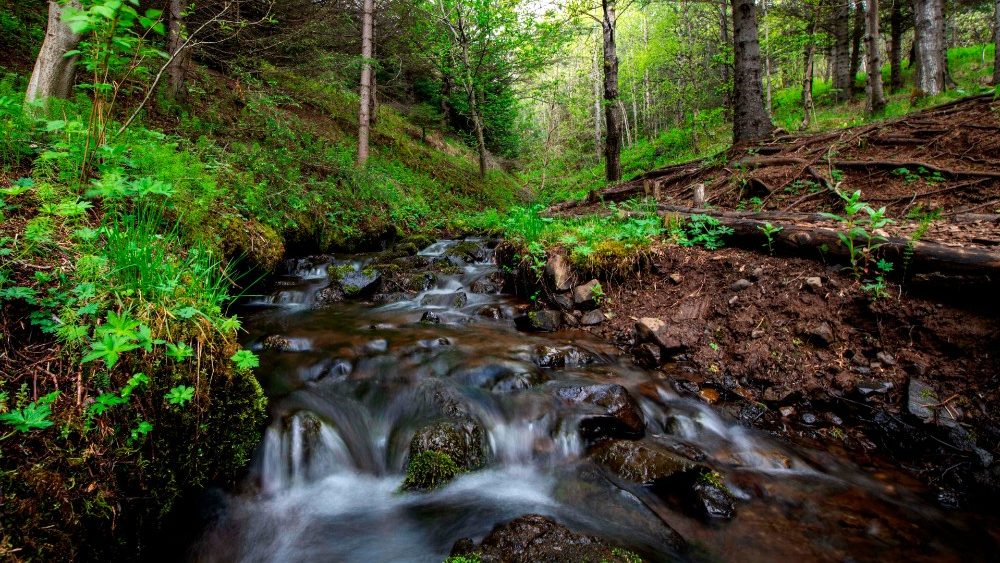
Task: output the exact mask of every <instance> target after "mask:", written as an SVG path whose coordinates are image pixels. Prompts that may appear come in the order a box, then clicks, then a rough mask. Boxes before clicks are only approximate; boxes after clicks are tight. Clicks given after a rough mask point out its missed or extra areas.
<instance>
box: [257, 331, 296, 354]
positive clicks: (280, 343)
mask: <svg viewBox="0 0 1000 563" xmlns="http://www.w3.org/2000/svg"><path fill="white" fill-rule="evenodd" d="M261 347H262V348H263V349H265V350H271V351H275V352H288V351H290V350H291V349H292V342H291V341H290V340H289V339H288V338H286V337H284V336H281V335H279V334H272V335H271V336H268V337H267V338H265V339H264V342H263V344H261Z"/></svg>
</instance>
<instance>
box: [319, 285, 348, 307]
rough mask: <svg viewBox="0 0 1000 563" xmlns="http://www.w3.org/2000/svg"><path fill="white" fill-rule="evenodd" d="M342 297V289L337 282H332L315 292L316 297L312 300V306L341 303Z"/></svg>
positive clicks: (343, 297)
mask: <svg viewBox="0 0 1000 563" xmlns="http://www.w3.org/2000/svg"><path fill="white" fill-rule="evenodd" d="M344 299H345V296H344V291H343V290H342V289H341V288H340V286H339V285H338V284H336V283H333V284H330V285H329V286H327V287H325V288H323V289H321V290H319V292H317V293H316V299H315V301H313V308H316V309H323V308H326V307H330V306H332V305H334V304H336V303H341V302H342V301H344Z"/></svg>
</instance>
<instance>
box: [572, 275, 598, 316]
mask: <svg viewBox="0 0 1000 563" xmlns="http://www.w3.org/2000/svg"><path fill="white" fill-rule="evenodd" d="M603 296H604V291H603V290H602V289H601V282H599V281H597V280H590V281H589V282H587V283H585V284H583V285H578V286H576V287H574V288H573V304H574V305H576V308H577V309H580V310H582V311H589V310H591V309H595V308H597V305H598V301H599V300H600V298H601V297H603Z"/></svg>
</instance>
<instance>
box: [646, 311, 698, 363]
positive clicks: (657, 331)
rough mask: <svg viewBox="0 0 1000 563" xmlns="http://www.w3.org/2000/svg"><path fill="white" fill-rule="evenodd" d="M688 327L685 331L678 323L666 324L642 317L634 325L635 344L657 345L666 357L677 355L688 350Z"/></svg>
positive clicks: (689, 338)
mask: <svg viewBox="0 0 1000 563" xmlns="http://www.w3.org/2000/svg"><path fill="white" fill-rule="evenodd" d="M689 330H690V325H689V326H688V327H687V329H685V327H684V326H681V325H680V324H678V323H667V322H665V321H664V320H662V319H657V318H653V317H644V318H641V319H639V320H638V321H637V322H636V323H635V340H636V342H639V343H642V342H649V343H652V344H656V345H658V346H659V347H660V348H662V349H663V352H664V353H665V354H666V355H673V354H679V353H681V352H684V351H685V350H687V349H688V346H689V344H688V341H689V340H691V335H690V334H689V332H688V331H689Z"/></svg>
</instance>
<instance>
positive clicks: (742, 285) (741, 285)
mask: <svg viewBox="0 0 1000 563" xmlns="http://www.w3.org/2000/svg"><path fill="white" fill-rule="evenodd" d="M752 285H753V282H752V281H750V280H748V279H746V278H742V279H739V280H736V282H735V283H733V285H731V286H729V289H731V290H732V291H743V290H744V289H747V288H749V287H750V286H752Z"/></svg>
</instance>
